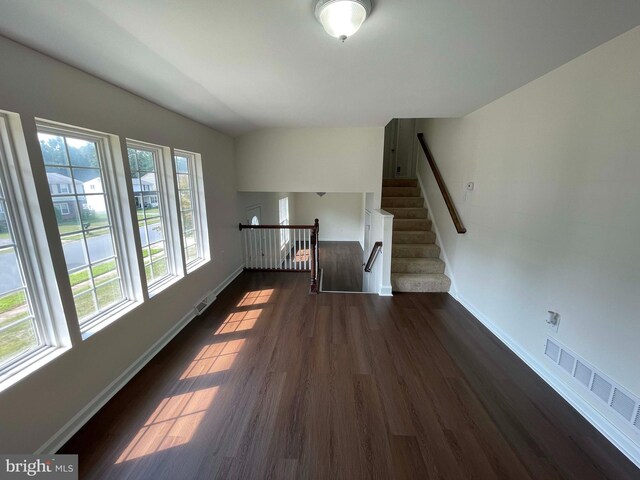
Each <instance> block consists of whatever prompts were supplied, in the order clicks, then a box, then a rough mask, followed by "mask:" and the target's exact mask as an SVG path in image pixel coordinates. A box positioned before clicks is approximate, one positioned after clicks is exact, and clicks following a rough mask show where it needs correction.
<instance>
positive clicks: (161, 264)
mask: <svg viewBox="0 0 640 480" xmlns="http://www.w3.org/2000/svg"><path fill="white" fill-rule="evenodd" d="M152 268H153V275H154V277H156V278H162V277H164V276H165V275H166V274H167V271H168V266H167V259H166V258H163V259H162V260H158V261H157V262H153V264H152Z"/></svg>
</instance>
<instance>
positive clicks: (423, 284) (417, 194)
mask: <svg viewBox="0 0 640 480" xmlns="http://www.w3.org/2000/svg"><path fill="white" fill-rule="evenodd" d="M382 208H383V209H384V210H386V211H387V212H389V213H392V214H393V216H394V218H393V249H392V254H391V257H392V259H391V286H392V288H393V291H394V292H448V291H449V286H450V285H451V280H450V279H449V277H447V276H446V275H445V274H444V267H445V264H444V262H443V261H442V260H440V258H439V257H440V247H438V246H437V245H436V244H435V241H436V234H435V233H434V232H432V231H431V220H429V219H428V214H427V209H426V208H424V198H422V191H421V190H420V187H419V186H418V180H416V179H387V180H383V181H382Z"/></svg>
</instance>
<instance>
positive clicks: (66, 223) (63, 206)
mask: <svg viewBox="0 0 640 480" xmlns="http://www.w3.org/2000/svg"><path fill="white" fill-rule="evenodd" d="M53 208H54V210H55V212H56V220H57V222H58V231H59V232H60V234H61V235H64V234H65V233H71V232H79V231H81V230H82V219H81V216H82V215H81V212H80V211H79V209H78V203H77V202H76V197H53Z"/></svg>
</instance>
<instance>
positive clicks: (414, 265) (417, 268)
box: [391, 258, 445, 273]
mask: <svg viewBox="0 0 640 480" xmlns="http://www.w3.org/2000/svg"><path fill="white" fill-rule="evenodd" d="M444 267H445V265H444V262H443V261H442V260H440V259H439V258H393V259H392V260H391V273H444Z"/></svg>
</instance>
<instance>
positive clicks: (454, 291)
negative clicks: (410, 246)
mask: <svg viewBox="0 0 640 480" xmlns="http://www.w3.org/2000/svg"><path fill="white" fill-rule="evenodd" d="M416 178H417V179H418V185H420V190H422V198H424V205H425V207H426V209H427V212H428V213H427V217H428V219H429V220H431V228H432V229H433V231H434V233H435V234H436V242H435V243H436V245H438V246H439V247H440V256H439V257H438V258H440V260H442V261H443V262H444V274H445V275H446V276H447V277H449V279H450V280H451V287H449V295H451V296H452V297H453V298H455V299H456V300H458V287H457V284H456V277H455V275H454V274H453V270H452V269H451V262H450V261H449V258H448V257H447V251H446V250H445V248H444V244H443V242H442V237H441V236H440V230H438V223H437V222H436V219H435V217H434V216H433V213H432V212H433V210H432V209H431V204H430V203H429V198H428V197H427V189H426V188H425V186H424V182H423V181H422V177H421V176H420V172H419V171H418V169H416Z"/></svg>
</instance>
